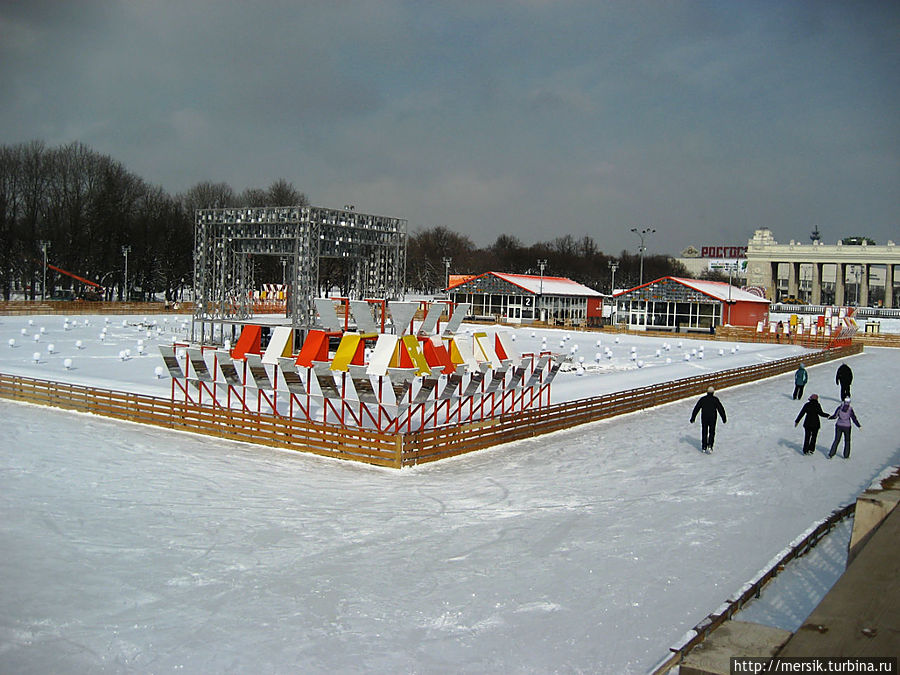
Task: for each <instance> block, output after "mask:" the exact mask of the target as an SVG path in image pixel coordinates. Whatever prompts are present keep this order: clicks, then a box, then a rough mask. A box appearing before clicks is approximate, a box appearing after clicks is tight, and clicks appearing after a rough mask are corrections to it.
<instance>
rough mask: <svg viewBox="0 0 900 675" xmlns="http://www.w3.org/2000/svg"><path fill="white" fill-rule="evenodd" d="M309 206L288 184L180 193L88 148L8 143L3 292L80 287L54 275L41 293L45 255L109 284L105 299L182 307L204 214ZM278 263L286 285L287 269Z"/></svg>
mask: <svg viewBox="0 0 900 675" xmlns="http://www.w3.org/2000/svg"><path fill="white" fill-rule="evenodd" d="M306 203H307V200H306V197H305V195H303V194H302V193H300V192H298V191H297V190H296V189H294V187H293V186H292V185H291V184H290V183H288V182H287V181H286V180H284V179H279V180H277V181H275V182H274V183H273V184H272V185H271V186H269V188H267V189H262V188H249V189H247V190H244V191H243V192H242V193H236V192H235V191H234V190H233V189H232V188H231V187H230V186H229V185H227V184H226V183H209V182H204V183H198V184H197V185H195V186H194V187H192V188H191V189H189V190H188V191H186V192H185V193H183V194H177V195H174V196H173V195H170V194H168V193H167V192H166V191H165V190H163V188H161V187H159V186H154V185H150V184H149V183H147V182H146V181H144V180H143V179H142V178H140V177H139V176H137V175H135V174H134V173H132V172H130V171H128V170H127V169H126V168H125V167H124V166H123V165H122V164H121V163H120V162H118V161H116V160H115V159H113V158H111V157H109V156H107V155H103V154H101V153H98V152H95V151H94V150H92V149H91V148H89V147H87V146H85V145H83V144H81V143H70V144H68V145H63V146H59V147H47V146H46V145H45V144H44V143H43V142H42V141H31V142H28V143H21V144H17V145H3V146H0V295H2V296H3V297H4V298H5V299H6V300H9V299H10V296H11V295H12V293H13V292H18V293H24V294H25V297H26V298H28V299H31V300H34V299H36V298H37V297H43V296H46V297H48V298H50V297H53V296H54V294H55V293H56V292H57V291H58V290H60V289H71V288H75V287H77V288H81V284H79V283H78V282H74V280H73V279H72V278H71V277H67V276H66V275H63V274H60V273H58V272H55V271H53V270H52V269H50V270H48V272H47V288H46V289H43V288H42V285H43V273H44V266H43V263H44V253H45V251H46V255H47V262H48V263H50V264H52V265H54V266H56V267H59V268H61V269H64V270H68V271H70V272H72V273H74V274H76V275H78V276H80V277H83V278H86V279H88V280H90V281H94V282H96V283H98V284H100V286H102V287H103V288H104V293H103V296H104V297H103V299H108V300H111V299H123V298H125V297H127V298H130V299H135V300H143V299H149V298H152V297H157V296H158V295H164V297H165V298H166V299H167V300H175V299H177V298H178V297H179V296H180V295H181V294H182V292H183V290H184V289H185V288H186V287H187V288H189V287H190V286H191V284H192V275H193V245H194V244H193V238H194V210H195V209H198V208H209V207H215V206H221V207H228V206H248V205H254V206H270V205H285V204H289V205H297V204H306ZM123 247H127V250H128V254H127V265H128V276H127V284H128V288H127V289H125V282H126V278H125V264H126V255H125V253H124V249H123ZM264 263H265V261H262V262H261V264H264ZM269 266H270V267H272V268H273V269H275V268H276V267H277V268H278V270H279V271H278V277H277V280H279V281H280V266H277V263H273V262H272V261H270V262H269ZM266 276H267V277H268V276H270V275H266ZM273 280H274V279H273ZM266 281H268V279H266Z"/></svg>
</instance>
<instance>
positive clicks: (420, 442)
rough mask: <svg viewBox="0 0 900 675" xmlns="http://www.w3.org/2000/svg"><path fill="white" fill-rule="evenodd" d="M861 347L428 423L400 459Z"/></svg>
mask: <svg viewBox="0 0 900 675" xmlns="http://www.w3.org/2000/svg"><path fill="white" fill-rule="evenodd" d="M862 350H863V347H862V345H860V344H853V345H850V346H847V347H840V348H836V349H827V350H823V351H819V352H813V353H810V354H803V355H802V356H792V357H789V358H785V359H780V360H778V361H771V362H769V363H762V364H757V365H752V366H745V367H742V368H734V369H731V370H723V371H720V372H718V373H709V374H706V375H697V376H695V377H689V378H684V379H681V380H673V381H671V382H664V383H661V384H655V385H652V386H649V387H642V388H639V389H629V390H626V391H620V392H615V393H612V394H605V395H603V396H595V397H592V398H586V399H578V400H575V401H568V402H565V403H557V404H554V405H550V406H546V407H543V408H538V409H535V410H525V411H523V412H517V413H513V414H506V415H502V416H500V417H497V418H494V419H490V420H485V421H482V422H477V423H471V424H463V425H459V426H453V427H439V428H436V429H426V430H423V431H418V432H414V433H410V434H406V437H405V439H404V441H403V458H402V464H403V466H409V465H413V464H422V463H424V462H432V461H435V460H438V459H444V458H446V457H452V456H454V455H460V454H463V453H466V452H472V451H474V450H480V449H482V448H487V447H490V446H492V445H499V444H500V443H507V442H509V441H515V440H520V439H523V438H531V437H534V436H540V435H542V434H546V433H550V432H553V431H559V430H560V429H568V428H570V427H573V426H577V425H579V424H587V423H588V422H595V421H597V420H603V419H607V418H610V417H615V416H616V415H622V414H625V413H630V412H637V411H639V410H644V409H646V408H652V407H654V406H657V405H661V404H663V403H668V402H670V401H676V400H679V399H683V398H687V397H689V396H696V395H698V394H702V393H704V392H705V391H706V389H707V387H709V386H713V387H715V388H716V389H724V388H726V387H731V386H734V385H737V384H744V383H746V382H754V381H756V380H760V379H763V378H766V377H772V376H774V375H780V374H783V373H788V372H793V371H795V370H796V369H797V367H798V366H799V365H800V363H804V364H806V365H810V364H816V363H823V362H825V361H831V360H834V359H840V358H844V357H846V356H850V355H852V354H858V353H860V352H861V351H862Z"/></svg>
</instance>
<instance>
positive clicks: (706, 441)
mask: <svg viewBox="0 0 900 675" xmlns="http://www.w3.org/2000/svg"><path fill="white" fill-rule="evenodd" d="M715 391H716V390H715V389H714V388H713V387H710V388H709V389H707V390H706V396H701V397H700V400H699V401H697V405H695V406H694V412H692V413H691V424H693V423H694V421H695V420H696V419H697V413H700V425H701V427H702V431H701V437H700V444H701V446H702V449H703V452H707V453H709V452H712V451H713V443H715V442H716V420H717V416H718V415H721V416H722V423H723V424H727V422H728V420H726V419H725V408H723V407H722V402H721V401H720V400H719V399H717V398H716V397H715V396H714V395H713V394H715Z"/></svg>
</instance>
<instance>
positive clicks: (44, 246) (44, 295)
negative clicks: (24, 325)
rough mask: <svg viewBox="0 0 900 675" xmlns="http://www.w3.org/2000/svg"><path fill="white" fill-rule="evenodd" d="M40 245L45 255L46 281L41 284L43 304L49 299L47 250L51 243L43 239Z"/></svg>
mask: <svg viewBox="0 0 900 675" xmlns="http://www.w3.org/2000/svg"><path fill="white" fill-rule="evenodd" d="M38 244H39V245H40V247H41V252H42V253H43V254H44V280H43V282H41V301H42V302H43V301H44V300H46V299H47V249H48V248H50V242H49V241H45V240H43V239H42V240H41V241H39V242H38Z"/></svg>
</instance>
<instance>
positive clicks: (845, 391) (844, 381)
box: [834, 363, 853, 401]
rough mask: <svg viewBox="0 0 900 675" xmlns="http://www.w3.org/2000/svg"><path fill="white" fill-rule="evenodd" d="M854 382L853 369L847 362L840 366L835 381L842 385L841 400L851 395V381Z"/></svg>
mask: <svg viewBox="0 0 900 675" xmlns="http://www.w3.org/2000/svg"><path fill="white" fill-rule="evenodd" d="M851 382H853V371H852V370H850V366H848V365H847V364H846V363H842V364H841V365H840V366H838V369H837V373H835V374H834V383H835V384H839V385H841V400H842V401H843V400H844V399H845V398H849V397H850V383H851Z"/></svg>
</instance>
